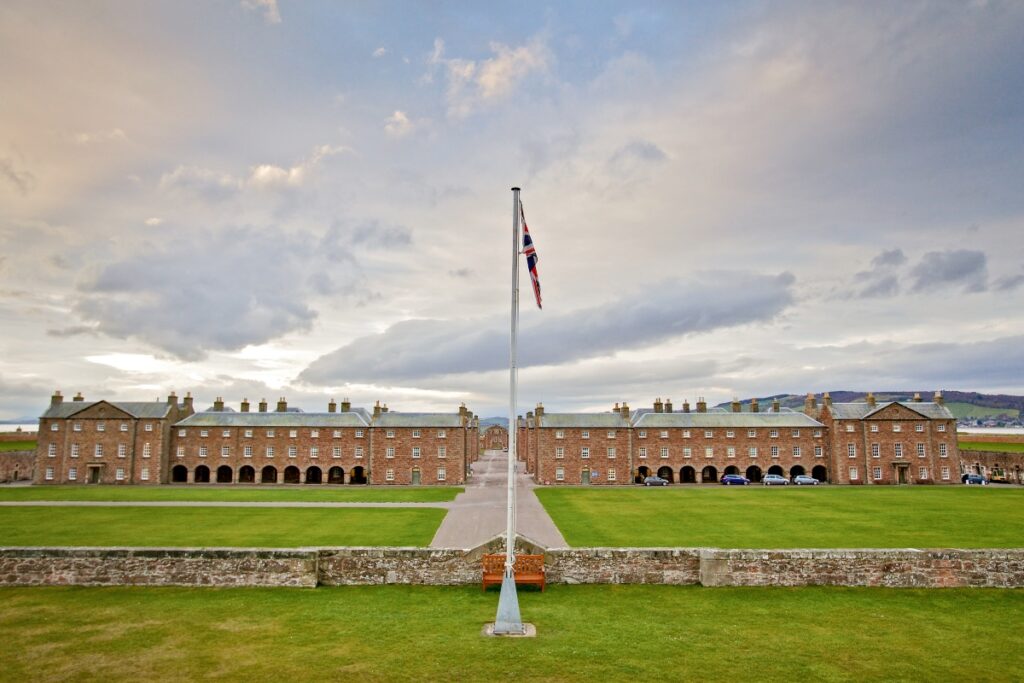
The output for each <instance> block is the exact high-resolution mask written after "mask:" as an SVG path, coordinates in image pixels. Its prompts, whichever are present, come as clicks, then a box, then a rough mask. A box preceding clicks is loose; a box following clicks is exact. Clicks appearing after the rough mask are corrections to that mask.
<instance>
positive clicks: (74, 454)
mask: <svg viewBox="0 0 1024 683" xmlns="http://www.w3.org/2000/svg"><path fill="white" fill-rule="evenodd" d="M71 457H72V458H77V457H78V444H77V443H73V444H71Z"/></svg>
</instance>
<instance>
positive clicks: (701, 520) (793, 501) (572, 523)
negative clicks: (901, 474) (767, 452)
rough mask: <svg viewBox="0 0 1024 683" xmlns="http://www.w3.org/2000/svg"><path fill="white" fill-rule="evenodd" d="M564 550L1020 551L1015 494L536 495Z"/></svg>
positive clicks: (542, 491)
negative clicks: (559, 534) (561, 538)
mask: <svg viewBox="0 0 1024 683" xmlns="http://www.w3.org/2000/svg"><path fill="white" fill-rule="evenodd" d="M536 492H537V495H538V497H539V498H540V500H541V502H542V503H543V504H544V507H545V508H547V511H548V513H549V514H550V515H551V517H552V519H554V521H555V524H556V525H557V526H558V528H559V529H560V530H561V532H562V535H563V536H565V539H566V541H567V542H568V543H569V544H570V545H573V546H636V547H644V546H648V547H652V546H653V547H672V546H677V547H693V546H705V547H720V548H904V547H910V548H942V547H947V548H948V547H954V548H1006V547H1024V489H1020V488H1013V489H1005V488H999V487H994V486H986V487H980V486H979V487H952V486H941V487H940V486H929V487H892V486H884V487H883V486H877V487H875V486H856V487H854V486H835V487H831V486H822V487H799V488H798V487H795V486H788V487H785V488H782V487H778V488H766V487H762V486H748V487H718V488H710V487H708V488H697V487H679V486H676V487H666V488H629V489H612V488H607V489H601V488H555V487H549V488H538V489H537V490H536Z"/></svg>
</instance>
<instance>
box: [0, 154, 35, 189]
mask: <svg viewBox="0 0 1024 683" xmlns="http://www.w3.org/2000/svg"><path fill="white" fill-rule="evenodd" d="M0 179H3V180H6V181H7V182H8V184H10V185H11V186H12V187H13V188H14V189H15V190H17V192H18V194H20V195H22V196H25V195H27V194H28V193H29V192H31V191H32V189H33V188H34V187H35V185H36V177H35V176H34V175H32V174H31V173H30V172H28V171H19V170H18V169H17V168H15V167H14V161H13V160H11V159H0Z"/></svg>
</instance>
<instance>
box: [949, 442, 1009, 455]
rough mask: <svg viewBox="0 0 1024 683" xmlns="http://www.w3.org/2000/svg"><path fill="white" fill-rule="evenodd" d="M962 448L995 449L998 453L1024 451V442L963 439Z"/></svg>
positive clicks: (975, 449)
mask: <svg viewBox="0 0 1024 683" xmlns="http://www.w3.org/2000/svg"><path fill="white" fill-rule="evenodd" d="M960 450H964V451H995V452H996V453H1024V443H1006V442H1001V441H961V442H960Z"/></svg>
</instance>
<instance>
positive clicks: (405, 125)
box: [384, 109, 414, 138]
mask: <svg viewBox="0 0 1024 683" xmlns="http://www.w3.org/2000/svg"><path fill="white" fill-rule="evenodd" d="M413 128H414V124H413V122H412V121H410V120H409V117H408V115H407V114H406V113H405V112H404V111H399V110H397V109H396V110H395V113H394V114H392V115H391V116H389V117H388V118H387V119H386V120H385V121H384V132H385V133H387V134H388V135H390V136H391V137H395V138H401V137H405V136H406V135H408V134H409V133H411V132H412V129H413Z"/></svg>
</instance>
